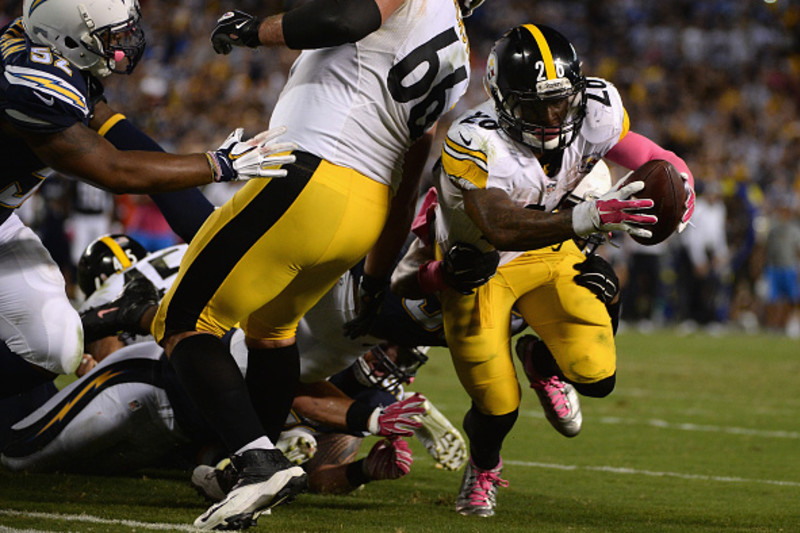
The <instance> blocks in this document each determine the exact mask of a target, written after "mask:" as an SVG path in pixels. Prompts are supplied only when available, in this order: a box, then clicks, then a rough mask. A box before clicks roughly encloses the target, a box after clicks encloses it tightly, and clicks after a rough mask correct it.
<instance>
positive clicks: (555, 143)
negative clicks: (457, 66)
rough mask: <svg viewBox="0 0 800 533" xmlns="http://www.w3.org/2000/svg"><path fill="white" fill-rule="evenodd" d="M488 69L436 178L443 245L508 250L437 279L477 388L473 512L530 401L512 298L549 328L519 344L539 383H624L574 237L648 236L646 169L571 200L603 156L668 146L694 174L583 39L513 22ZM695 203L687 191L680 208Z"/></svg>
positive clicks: (491, 485)
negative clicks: (641, 175)
mask: <svg viewBox="0 0 800 533" xmlns="http://www.w3.org/2000/svg"><path fill="white" fill-rule="evenodd" d="M485 82H486V87H487V90H488V92H489V93H490V95H491V99H489V100H488V101H487V102H485V103H483V104H480V105H479V106H477V107H475V108H473V109H472V110H470V111H468V112H467V113H465V114H464V115H462V116H461V117H460V118H459V119H457V120H456V121H455V122H454V123H453V125H452V126H451V128H450V130H449V131H448V135H447V138H446V140H445V144H444V147H443V150H442V166H441V167H442V170H441V172H440V173H439V175H438V176H437V183H436V185H437V189H438V196H439V205H438V207H437V210H436V246H437V256H438V257H437V258H441V257H443V256H447V255H448V254H453V253H457V252H458V253H460V252H462V251H463V250H471V251H472V252H473V253H474V254H477V255H479V256H486V255H489V256H495V258H496V260H497V259H499V261H498V262H499V267H498V268H497V271H496V275H494V277H492V278H491V279H489V280H488V282H486V283H485V284H483V285H481V286H479V287H476V288H475V290H474V291H468V290H460V291H459V290H457V289H458V288H459V287H456V288H455V289H453V288H446V289H444V290H442V291H441V292H440V300H441V303H442V311H443V315H444V328H445V335H446V337H447V343H448V346H449V347H450V351H451V354H452V358H453V363H454V366H455V369H456V372H457V374H458V377H459V379H460V381H461V383H462V385H463V386H464V388H465V390H466V391H467V393H468V394H469V395H470V397H471V399H472V406H471V408H470V410H469V411H468V413H467V415H466V417H465V419H464V429H465V431H466V433H467V436H468V438H469V441H470V452H471V458H470V461H469V463H468V466H467V469H466V471H465V474H464V479H463V483H462V486H461V490H460V493H459V495H458V498H457V500H456V510H457V511H458V512H459V513H461V514H466V515H476V516H491V515H493V514H494V512H495V506H496V491H497V487H499V486H506V485H507V482H506V481H504V480H503V479H501V478H500V473H501V469H502V461H501V458H500V451H501V448H502V443H503V439H504V438H505V436H506V435H507V434H508V432H509V431H510V430H511V428H512V427H513V424H514V422H515V420H516V417H517V413H518V407H519V403H520V387H519V384H518V381H517V378H516V373H515V370H514V364H513V360H512V357H511V349H510V338H509V335H508V331H509V325H508V317H509V316H510V311H511V308H512V306H516V308H517V309H518V310H519V312H520V313H521V314H522V316H523V318H524V319H525V321H526V322H527V323H528V324H529V325H530V326H531V328H532V329H533V330H534V331H535V332H536V333H537V335H538V336H539V337H540V338H541V340H542V341H544V343H543V344H540V345H533V344H531V343H529V342H525V343H521V345H520V346H518V351H519V352H520V353H519V355H520V356H521V358H522V359H523V363H524V365H525V371H526V374H527V376H528V378H529V379H530V380H531V382H532V383H533V382H534V381H540V380H542V379H543V378H548V377H549V376H554V375H556V376H558V377H559V378H560V379H561V380H564V381H566V382H568V383H571V384H572V385H573V386H574V387H575V389H576V390H577V391H578V392H580V393H581V394H584V395H589V396H596V397H602V396H605V395H607V394H608V393H610V392H611V390H612V389H613V387H614V380H615V372H616V361H615V358H616V354H615V346H614V336H613V331H612V324H611V321H610V318H609V314H608V313H607V312H606V309H605V306H604V305H603V304H604V302H603V301H601V299H599V298H597V297H595V295H594V294H593V293H592V291H591V290H589V289H588V288H586V287H585V286H582V285H579V284H578V283H576V282H575V280H574V278H575V275H576V268H577V267H576V265H580V264H582V263H584V261H585V259H586V257H585V256H584V254H583V253H582V252H581V251H580V249H579V248H578V246H577V245H576V243H575V242H574V241H573V239H574V238H586V237H588V236H590V235H591V234H593V233H596V232H598V233H599V232H608V231H612V230H624V231H628V232H631V233H640V234H645V235H647V234H649V232H648V231H647V230H646V227H647V226H646V224H648V223H653V222H655V217H652V216H649V215H644V214H641V213H637V212H636V211H637V210H638V209H642V208H646V207H649V206H651V205H652V201H651V200H632V199H629V197H630V196H631V195H632V194H634V193H636V192H637V191H638V190H641V187H643V184H642V183H641V182H637V183H635V184H631V185H628V186H626V187H624V188H622V189H619V190H617V188H616V187H612V188H611V190H610V191H609V192H607V193H605V194H603V195H602V196H600V197H599V198H596V199H590V200H588V201H584V202H581V203H578V204H577V205H576V206H575V207H574V208H572V209H566V208H564V207H565V206H564V205H562V204H561V202H562V200H564V199H565V198H566V197H567V196H568V193H570V192H571V190H572V189H573V188H575V187H576V186H577V184H578V182H579V181H580V180H581V179H582V178H583V176H585V175H586V174H587V173H588V172H589V171H590V170H591V169H592V166H593V165H594V164H595V163H596V162H597V161H598V160H600V159H601V158H604V157H605V158H608V159H610V160H612V161H614V162H616V163H619V164H621V165H622V166H625V167H627V168H630V169H634V168H637V167H638V166H639V165H641V164H643V163H644V162H646V161H648V160H650V159H667V160H669V161H671V162H673V163H674V164H675V165H676V167H677V168H678V169H679V171H682V172H683V173H684V174H685V179H686V182H687V187H691V184H692V183H693V179H692V178H691V174H690V173H689V171H688V168H687V167H686V164H685V163H684V162H683V161H682V160H681V159H680V158H678V157H677V156H676V155H675V154H672V153H671V152H667V151H666V150H663V149H661V148H660V147H658V146H657V145H655V144H654V143H653V142H652V141H649V140H647V139H645V138H644V137H641V136H639V135H637V134H635V133H633V132H630V131H629V121H628V117H627V114H626V113H625V110H624V108H623V106H622V102H621V99H620V96H619V94H618V92H617V90H616V89H615V88H614V86H613V85H612V84H610V83H609V82H607V81H605V80H601V79H598V78H588V79H587V78H585V77H584V76H583V74H582V72H581V68H580V62H579V60H578V57H577V54H576V53H575V50H574V48H573V47H572V45H571V44H570V42H569V41H568V40H567V39H566V38H565V37H564V36H563V35H561V34H560V33H558V32H557V31H555V30H553V29H552V28H549V27H546V26H542V25H534V24H526V25H523V26H518V27H516V28H513V29H512V30H510V31H509V32H508V33H506V34H505V35H504V36H503V37H502V38H501V39H500V40H498V41H497V42H496V43H495V46H494V48H493V50H492V52H491V54H490V56H489V60H488V62H487V67H486V79H485ZM687 196H691V195H687ZM559 207H561V209H558V208H559ZM692 207H693V206H692V205H691V204H690V202H687V209H686V215H685V216H684V221H687V220H688V217H689V216H690V215H691V209H692ZM632 223H635V224H639V225H635V224H632ZM641 224H644V225H643V226H642V225H641ZM498 251H499V252H500V253H499V257H498V253H497V252H498ZM463 288H464V287H462V289H463ZM467 293H468V294H467ZM545 344H546V347H549V349H550V351H552V357H551V356H550V353H549V352H548V351H547V349H546V348H545ZM553 358H554V360H553Z"/></svg>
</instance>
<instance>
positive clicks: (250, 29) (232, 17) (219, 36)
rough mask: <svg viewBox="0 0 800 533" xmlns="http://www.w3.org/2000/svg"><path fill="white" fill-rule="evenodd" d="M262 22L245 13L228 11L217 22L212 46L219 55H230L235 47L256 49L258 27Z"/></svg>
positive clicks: (213, 32)
mask: <svg viewBox="0 0 800 533" xmlns="http://www.w3.org/2000/svg"><path fill="white" fill-rule="evenodd" d="M260 25H261V21H260V20H259V19H257V18H256V17H254V16H253V15H250V14H248V13H245V12H244V11H238V10H235V9H234V10H233V11H228V12H227V13H225V14H224V15H222V16H221V17H220V18H219V19H218V20H217V25H216V26H215V27H214V30H213V31H212V32H211V45H212V46H213V47H214V51H215V52H216V53H218V54H225V55H227V54H230V53H231V50H233V47H234V46H249V47H250V48H255V47H257V46H258V45H259V44H261V41H259V40H258V27H259V26H260Z"/></svg>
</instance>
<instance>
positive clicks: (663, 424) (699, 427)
mask: <svg viewBox="0 0 800 533" xmlns="http://www.w3.org/2000/svg"><path fill="white" fill-rule="evenodd" d="M440 409H441V407H440ZM520 415H521V416H526V417H529V418H544V414H543V413H542V411H541V410H539V411H535V410H534V411H520ZM592 421H596V422H597V423H599V424H609V425H628V426H636V425H639V426H650V427H656V428H662V429H676V430H679V431H705V432H711V433H728V434H730V435H752V436H756V437H767V438H775V439H800V432H797V431H782V430H775V431H773V430H765V429H751V428H740V427H735V426H712V425H709V424H690V423H682V422H681V423H674V422H667V421H666V420H659V419H657V418H651V419H647V420H641V419H635V418H621V417H616V416H601V417H598V418H596V419H592Z"/></svg>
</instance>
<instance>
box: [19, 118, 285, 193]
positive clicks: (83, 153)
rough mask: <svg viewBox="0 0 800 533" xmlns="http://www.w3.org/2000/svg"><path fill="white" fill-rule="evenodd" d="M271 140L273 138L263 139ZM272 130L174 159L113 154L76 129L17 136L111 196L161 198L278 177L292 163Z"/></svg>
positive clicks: (100, 141)
mask: <svg viewBox="0 0 800 533" xmlns="http://www.w3.org/2000/svg"><path fill="white" fill-rule="evenodd" d="M270 133H271V134H272V136H270V135H267V134H270ZM276 133H277V134H278V135H279V134H280V133H282V131H281V132H280V133H278V132H277V131H276V130H270V131H269V132H263V133H262V134H259V135H258V136H256V137H255V138H253V139H251V140H250V141H242V140H241V131H240V130H237V131H235V132H234V133H233V134H231V136H229V137H228V139H227V140H226V141H225V143H223V145H222V146H220V147H219V148H218V149H217V150H212V151H209V152H207V153H205V154H190V155H175V154H168V153H164V152H151V151H140V150H117V149H116V148H115V147H114V145H113V144H111V143H110V142H109V141H108V140H106V139H104V138H103V137H102V136H101V135H99V134H98V133H97V132H96V131H94V130H92V129H91V128H89V127H87V126H85V125H83V124H81V123H77V124H74V125H73V126H70V127H69V128H67V129H66V130H63V131H60V132H57V133H51V134H38V133H31V132H23V131H21V130H20V134H21V135H22V136H23V137H24V139H25V141H26V142H27V143H28V145H29V146H30V147H31V149H32V150H33V151H34V152H35V153H36V155H37V156H38V157H39V158H40V159H41V160H42V161H43V162H44V163H45V164H47V165H48V166H50V167H52V168H53V169H55V170H57V171H59V172H61V173H64V174H67V175H71V176H74V177H76V178H79V179H82V180H84V181H87V182H89V183H92V184H93V185H96V186H98V187H102V188H104V189H107V190H110V191H111V192H114V193H118V194H121V193H162V192H170V191H176V190H181V189H186V188H189V187H195V186H199V185H205V184H207V183H211V182H212V181H232V180H237V179H249V178H252V177H280V176H281V175H285V173H286V171H285V170H282V169H276V168H275V167H276V166H279V165H283V164H287V163H292V162H294V156H291V155H286V154H281V153H280V152H279V153H276V152H275V148H276V146H277V148H278V149H279V150H280V151H281V152H284V151H289V150H291V149H292V147H293V146H292V145H290V144H287V143H272V142H271V141H272V140H273V139H274V136H275V135H276Z"/></svg>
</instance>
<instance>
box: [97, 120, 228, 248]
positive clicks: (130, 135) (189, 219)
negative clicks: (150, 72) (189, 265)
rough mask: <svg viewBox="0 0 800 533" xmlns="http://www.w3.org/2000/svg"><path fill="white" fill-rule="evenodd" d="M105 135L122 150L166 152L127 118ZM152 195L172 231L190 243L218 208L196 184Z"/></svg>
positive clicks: (118, 122)
mask: <svg viewBox="0 0 800 533" xmlns="http://www.w3.org/2000/svg"><path fill="white" fill-rule="evenodd" d="M104 137H105V138H106V139H108V141H109V142H110V143H111V144H113V145H114V146H115V147H116V148H117V149H119V150H144V151H148V152H163V151H164V149H163V148H161V147H160V146H159V145H158V143H157V142H156V141H154V140H153V139H151V138H150V137H149V136H148V135H147V134H146V133H144V132H143V131H141V130H140V129H138V128H137V127H136V126H134V125H133V124H131V122H129V121H128V120H127V119H122V120H118V121H117V122H116V123H115V124H114V125H113V126H111V128H109V129H108V131H106V132H105V134H104ZM150 198H152V200H153V202H155V204H156V206H158V209H159V210H160V211H161V213H162V214H163V215H164V219H166V221H167V223H168V224H169V227H170V228H172V231H174V232H175V234H176V235H178V236H179V237H180V238H181V239H183V240H184V241H186V242H189V241H191V240H192V237H194V234H195V233H197V230H199V229H200V226H202V225H203V222H205V220H206V218H208V216H209V215H210V214H211V213H212V212H213V211H214V205H213V204H212V203H211V202H209V201H208V199H207V198H206V197H205V196H203V193H202V192H200V189H197V188H196V187H193V188H191V189H185V190H182V191H175V192H168V193H162V194H151V195H150Z"/></svg>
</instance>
